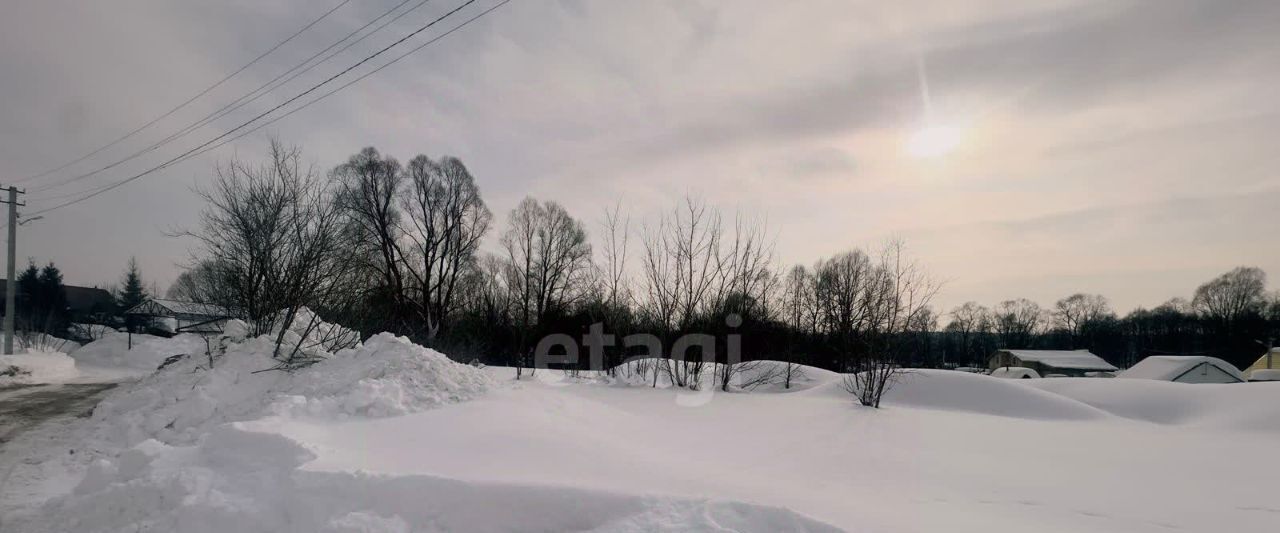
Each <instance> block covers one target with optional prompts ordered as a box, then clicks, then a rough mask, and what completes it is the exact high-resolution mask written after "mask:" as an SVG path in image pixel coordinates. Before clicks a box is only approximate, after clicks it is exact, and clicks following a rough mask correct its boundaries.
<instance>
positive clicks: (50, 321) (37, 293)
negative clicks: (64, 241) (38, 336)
mask: <svg viewBox="0 0 1280 533" xmlns="http://www.w3.org/2000/svg"><path fill="white" fill-rule="evenodd" d="M32 268H34V266H32V267H29V268H28V269H27V271H28V272H30V271H31V269H32ZM23 275H24V276H27V275H28V274H27V273H23ZM31 296H32V298H31V300H32V302H31V305H32V315H31V319H32V326H33V328H34V329H35V330H37V331H43V332H45V333H49V334H51V335H54V336H61V335H62V334H64V333H65V332H66V330H67V328H68V327H70V326H71V310H70V308H69V307H68V306H67V288H66V286H64V285H63V284H62V271H61V270H58V267H57V266H56V265H54V264H53V263H52V262H50V263H49V264H48V265H45V267H44V268H42V269H40V274H39V275H38V276H37V278H36V283H35V290H33V291H32V293H31Z"/></svg>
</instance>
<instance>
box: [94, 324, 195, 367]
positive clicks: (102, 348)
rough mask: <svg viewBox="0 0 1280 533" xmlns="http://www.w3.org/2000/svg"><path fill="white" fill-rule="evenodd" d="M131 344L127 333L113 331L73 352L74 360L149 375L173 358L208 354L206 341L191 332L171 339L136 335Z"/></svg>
mask: <svg viewBox="0 0 1280 533" xmlns="http://www.w3.org/2000/svg"><path fill="white" fill-rule="evenodd" d="M132 343H133V347H132V348H130V346H129V345H130V340H129V334H128V333H120V332H117V331H111V332H107V333H105V334H104V335H103V336H102V338H100V339H98V340H96V341H93V342H91V343H89V344H86V345H84V346H81V347H80V349H78V350H76V351H74V352H72V353H71V357H73V358H75V360H76V363H78V364H79V365H80V366H90V367H104V368H126V369H133V370H137V371H139V373H149V372H151V371H153V370H155V369H156V367H158V366H160V363H162V362H164V360H165V359H166V358H168V357H170V356H173V355H179V354H196V353H199V354H203V353H204V352H205V342H204V338H203V337H201V336H199V335H192V334H189V333H188V334H183V335H178V336H176V337H173V338H170V339H166V338H164V337H156V336H154V335H142V334H138V333H135V334H133V340H132Z"/></svg>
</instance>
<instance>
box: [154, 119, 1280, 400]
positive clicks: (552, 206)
mask: <svg viewBox="0 0 1280 533" xmlns="http://www.w3.org/2000/svg"><path fill="white" fill-rule="evenodd" d="M201 194H202V196H203V197H204V198H205V200H206V202H207V207H206V209H205V211H204V212H203V214H202V218H201V223H200V225H199V227H198V228H195V229H193V230H191V231H187V232H185V233H184V234H185V235H187V236H190V237H192V238H194V239H195V240H196V241H197V242H198V243H199V244H200V246H199V247H198V250H197V252H196V253H195V255H194V256H193V258H192V266H191V268H190V269H189V270H187V271H186V272H184V273H183V274H182V275H181V276H180V277H179V279H178V280H177V281H176V282H175V284H174V285H173V287H172V288H171V289H170V291H169V296H170V297H173V298H177V299H182V300H189V301H196V302H202V303H213V304H218V305H223V306H225V307H227V308H228V309H233V310H235V312H236V313H237V314H238V315H239V316H242V317H243V318H245V319H246V320H247V321H248V322H249V324H250V327H251V328H252V329H253V330H254V333H260V334H261V333H267V332H270V331H280V328H276V326H277V325H278V324H281V323H286V324H294V323H295V321H296V319H297V318H298V317H300V316H306V317H313V316H314V317H318V318H323V319H325V320H327V321H331V322H337V323H340V324H343V325H345V326H348V327H352V328H355V329H357V330H359V331H361V332H362V333H363V334H365V335H369V334H372V333H375V332H380V331H390V332H393V333H396V334H399V335H405V336H408V337H410V338H412V339H413V340H415V341H416V342H419V343H422V344H424V345H428V346H432V347H435V348H437V349H439V350H441V351H442V352H444V353H447V354H449V355H450V356H451V357H454V358H455V359H458V360H460V361H478V362H482V363H486V364H503V365H511V366H514V367H517V368H524V367H528V366H530V365H531V364H532V363H533V361H532V355H533V351H534V349H535V347H536V345H537V344H538V341H539V340H540V339H542V338H544V337H545V336H547V335H550V334H555V333H561V334H568V335H570V336H578V335H583V334H586V333H588V332H589V331H590V330H591V326H592V325H593V324H600V325H602V326H603V328H604V330H605V331H608V332H609V333H611V334H614V335H618V336H625V335H629V334H633V333H641V332H643V333H648V334H652V335H653V336H654V337H656V338H657V339H658V341H657V344H658V345H659V348H660V351H661V352H662V357H661V358H659V359H658V360H657V362H655V363H653V364H647V365H643V366H640V367H638V370H639V371H642V372H646V373H647V374H646V375H648V376H651V377H652V379H654V380H655V383H656V381H657V379H658V376H659V375H662V376H664V377H665V378H666V379H669V380H671V382H672V383H675V384H679V385H685V386H698V384H697V383H691V382H690V380H696V379H699V376H701V372H700V371H699V369H700V366H699V365H704V364H707V363H711V362H717V361H720V362H723V361H726V353H725V351H724V349H723V348H724V343H721V344H720V345H717V346H716V347H715V348H714V349H710V350H705V349H704V350H696V351H695V353H693V354H692V355H691V356H690V357H686V358H683V359H679V358H677V359H675V360H673V359H672V358H671V353H670V352H671V349H672V348H673V347H674V346H675V345H676V343H677V342H678V340H679V339H680V338H682V337H683V336H684V335H686V334H690V333H701V334H707V335H712V336H719V337H721V338H723V337H724V336H726V335H729V334H736V335H741V338H742V339H743V342H742V346H741V356H742V358H743V359H744V360H747V361H750V360H755V359H773V360H781V361H783V362H784V363H786V365H785V368H786V375H787V376H788V379H789V378H790V376H791V370H792V368H793V366H795V365H800V364H806V365H813V366H818V367H822V368H828V369H832V370H837V371H842V372H849V371H855V370H860V371H864V372H865V373H866V374H868V375H869V376H871V377H870V378H869V379H877V380H878V379H891V378H892V375H893V373H894V369H896V368H898V367H901V366H904V365H916V366H947V365H951V366H954V365H957V364H976V363H980V362H982V361H984V360H985V358H986V356H987V355H989V354H990V352H991V351H992V350H994V349H995V348H998V347H1011V348H1012V347H1019V348H1027V347H1044V348H1064V349H1066V348H1087V349H1093V350H1095V351H1096V352H1098V353H1100V354H1101V355H1103V356H1104V357H1107V358H1108V359H1111V360H1113V361H1117V362H1121V363H1124V362H1127V360H1126V358H1128V360H1132V359H1134V358H1137V357H1141V356H1145V355H1149V354H1150V353H1156V352H1163V351H1167V352H1174V353H1193V352H1197V351H1206V352H1209V351H1213V352H1215V353H1217V354H1219V355H1226V356H1228V357H1226V358H1228V359H1229V360H1232V361H1233V362H1239V361H1243V360H1244V359H1246V358H1247V354H1255V353H1256V352H1258V351H1259V350H1254V349H1246V348H1247V347H1246V340H1247V339H1250V337H1253V336H1265V335H1264V334H1265V333H1266V332H1274V331H1275V329H1276V309H1277V308H1278V307H1280V306H1277V304H1276V303H1275V298H1274V296H1268V295H1267V294H1266V293H1265V288H1264V285H1265V280H1264V278H1262V277H1260V276H1261V271H1258V270H1257V269H1242V270H1241V272H1243V274H1240V273H1236V272H1235V271H1233V273H1230V274H1228V275H1225V276H1224V278H1225V279H1226V281H1219V280H1215V281H1213V282H1210V283H1209V284H1206V286H1208V288H1205V287H1202V288H1201V290H1197V293H1196V296H1195V298H1194V300H1193V301H1191V302H1185V303H1179V302H1180V301H1174V302H1171V303H1170V304H1166V305H1164V306H1161V307H1159V308H1156V309H1154V310H1150V311H1145V310H1139V311H1135V312H1134V313H1131V314H1130V315H1128V316H1126V317H1124V318H1118V317H1117V316H1116V315H1115V313H1114V312H1112V311H1111V310H1110V309H1109V307H1108V305H1107V302H1106V300H1105V298H1103V297H1101V296H1097V295H1083V294H1082V295H1073V296H1070V297H1068V298H1064V299H1063V300H1062V301H1060V302H1058V303H1057V304H1056V305H1055V306H1054V308H1052V309H1048V310H1046V309H1042V308H1040V307H1039V306H1038V305H1036V304H1035V303H1033V302H1030V301H1028V300H1010V301H1006V302H1002V303H1000V304H999V305H997V306H995V307H994V308H987V307H984V306H981V305H979V304H977V303H968V304H965V305H962V306H960V307H958V308H956V309H954V310H952V311H951V312H950V313H948V317H946V318H945V320H947V322H948V323H947V325H946V326H945V328H941V329H940V327H939V323H940V322H941V321H942V320H944V317H942V316H941V315H940V314H939V313H938V312H937V311H936V310H935V309H934V307H933V299H934V297H935V296H936V294H937V293H938V291H939V289H940V283H939V282H938V281H937V280H936V279H935V278H934V277H932V276H931V275H930V273H929V272H928V271H927V270H926V269H925V268H924V267H923V265H921V264H920V263H918V262H917V261H916V260H914V259H913V258H912V257H911V256H910V254H909V253H908V252H907V249H906V247H905V245H904V244H903V243H901V242H889V243H886V244H883V245H881V246H878V247H874V248H860V249H851V250H847V251H844V252H841V253H838V254H836V255H834V256H831V257H829V258H824V259H821V260H819V261H817V262H815V263H814V264H812V265H795V266H791V267H783V266H781V265H780V264H779V261H778V259H777V257H776V255H775V253H774V241H773V238H772V237H771V236H770V235H769V232H768V228H767V226H766V225H765V224H764V223H763V221H761V220H758V219H755V218H752V217H750V216H747V215H743V214H732V215H726V214H725V213H724V212H722V211H721V210H720V209H718V208H716V207H714V206H710V205H708V204H707V203H706V202H704V201H702V200H700V199H697V198H692V197H686V198H683V199H681V200H679V201H677V202H676V203H675V205H673V206H672V207H671V208H669V209H668V210H666V211H665V212H663V213H660V214H659V215H658V216H656V217H649V218H648V219H646V220H645V221H644V222H641V223H633V221H632V218H631V216H630V215H629V214H627V213H625V212H623V209H622V207H621V204H615V205H613V206H608V207H604V208H602V209H601V210H600V212H599V213H594V214H588V217H589V218H588V217H583V216H582V215H581V214H571V213H570V212H569V211H568V210H567V209H566V208H565V207H564V206H562V205H560V204H559V203H557V202H555V201H550V200H538V199H535V198H526V199H524V200H523V201H521V202H520V203H519V204H518V205H517V206H516V207H515V208H513V209H512V210H511V211H510V212H509V213H507V214H506V217H505V219H504V221H503V223H502V224H497V223H496V222H495V217H494V216H493V213H492V212H491V210H490V209H489V207H488V205H487V204H486V203H485V201H484V199H483V196H482V194H481V190H480V187H479V185H478V184H477V182H476V179H475V178H474V177H473V176H472V174H471V172H470V171H469V169H468V168H467V167H466V165H465V164H464V163H463V162H462V161H461V160H459V159H457V158H455V157H449V156H443V157H440V158H436V159H433V158H431V157H428V156H425V155H418V156H415V157H413V158H412V159H410V160H409V162H408V163H407V164H402V163H400V162H399V161H398V160H397V159H395V158H394V157H392V156H390V155H387V154H383V153H381V152H379V151H378V150H377V149H375V148H365V149H363V150H361V151H359V152H358V153H356V154H354V155H352V156H351V157H350V158H348V159H347V161H346V162H344V163H342V164H340V165H337V166H336V167H334V168H332V169H329V170H327V171H323V172H322V171H320V170H319V169H317V168H316V167H315V166H314V165H308V164H304V161H303V158H302V155H301V152H300V151H299V150H298V149H297V148H294V147H288V146H285V145H283V144H282V143H280V142H279V141H277V140H273V141H272V142H271V143H270V146H269V150H268V154H267V157H266V158H265V160H264V161H262V162H261V163H259V164H250V163H247V162H244V161H240V160H232V161H229V162H227V163H225V164H221V165H219V166H218V167H216V169H215V172H214V179H213V180H212V182H211V184H210V185H209V186H208V188H206V189H204V190H202V191H201ZM491 236H493V237H496V243H497V245H498V246H497V248H496V249H495V250H492V251H487V250H484V249H482V246H481V244H482V243H483V242H486V241H485V239H486V238H487V237H491ZM592 236H594V237H592ZM1242 276H1243V278H1248V279H1247V280H1245V279H1241V278H1242ZM1241 284H1246V285H1248V288H1247V290H1248V291H1252V292H1250V293H1249V295H1247V296H1239V295H1234V294H1233V293H1235V292H1237V291H1239V290H1241V289H1240V287H1239V285H1241ZM1202 292H1203V293H1204V294H1201V293H1202ZM1241 298H1243V300H1244V301H1245V303H1243V304H1242V303H1240V299H1241ZM303 308H309V309H311V310H313V311H315V312H316V313H315V314H314V315H312V314H309V313H302V312H301V310H302V309H303ZM730 316H732V317H734V318H733V319H732V320H728V319H727V317H730ZM309 319H310V318H309ZM308 327H309V326H308V325H306V324H303V325H302V328H303V329H308ZM281 340H283V338H282V339H281ZM1249 342H1252V341H1251V340H1250V341H1249ZM1223 350H1234V351H1233V352H1230V353H1227V352H1224V351H1223ZM297 351H298V350H297V347H293V349H286V350H281V351H280V353H281V354H290V353H296V352H297ZM653 351H654V350H653V349H652V347H651V346H643V347H639V348H637V347H634V346H631V347H628V346H611V347H609V348H608V349H606V350H605V357H604V360H603V361H600V362H597V364H600V365H601V366H603V367H604V368H605V369H613V368H615V367H616V366H617V365H619V364H620V363H622V362H623V361H624V360H626V359H627V358H629V357H633V356H642V355H649V354H651V353H652V352H653ZM702 351H707V352H709V353H701V352H702ZM1246 352H1247V354H1246ZM285 357H287V355H285ZM587 363H588V362H587V361H578V362H576V363H570V366H575V365H576V366H578V367H580V366H583V365H586V364H587ZM633 369H636V368H633ZM725 379H726V380H727V378H725ZM860 386H861V385H860V384H858V383H850V384H849V387H850V388H851V389H857V388H859V387H860Z"/></svg>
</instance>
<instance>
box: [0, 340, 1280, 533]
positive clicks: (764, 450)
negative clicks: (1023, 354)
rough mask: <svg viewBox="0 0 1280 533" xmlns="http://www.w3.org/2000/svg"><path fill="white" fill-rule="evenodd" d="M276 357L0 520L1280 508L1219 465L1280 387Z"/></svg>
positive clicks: (109, 419)
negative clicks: (873, 382) (854, 389)
mask: <svg viewBox="0 0 1280 533" xmlns="http://www.w3.org/2000/svg"><path fill="white" fill-rule="evenodd" d="M269 348H270V343H269V342H268V341H267V340H265V339H261V338H260V339H250V340H246V341H242V342H241V341H234V340H229V341H228V342H227V343H226V346H225V350H224V353H223V354H222V355H220V356H219V357H218V358H217V359H215V361H214V366H213V368H212V369H209V368H208V367H207V363H208V362H207V360H202V358H201V357H190V358H186V359H184V360H182V361H179V362H177V363H174V364H172V365H170V366H169V367H166V368H165V369H164V370H161V371H160V372H157V373H155V374H154V375H152V376H149V377H147V378H145V379H143V380H141V381H140V382H138V383H136V384H133V385H127V386H124V387H121V389H120V390H118V391H117V392H115V393H113V394H112V395H111V396H109V397H108V399H107V400H106V401H104V403H103V404H102V405H101V406H100V407H99V408H98V409H97V410H96V411H95V413H94V415H93V416H92V417H91V418H90V419H87V420H81V421H79V423H78V424H76V425H72V426H68V427H67V428H61V429H59V431H61V432H62V434H63V435H64V439H65V442H67V443H68V444H63V445H62V446H70V445H72V444H70V443H74V446H76V449H77V450H79V451H78V453H76V454H75V455H74V457H76V458H77V459H76V461H78V462H77V463H76V464H79V465H80V467H79V469H78V470H74V474H75V475H70V474H67V475H63V476H61V477H58V476H56V475H55V474H56V472H50V476H51V479H54V481H51V482H50V487H52V488H58V490H57V491H56V493H53V492H51V493H50V494H49V495H50V496H54V497H52V498H49V499H48V501H47V502H46V503H44V504H43V505H42V506H40V507H31V506H26V507H18V508H14V509H13V510H12V512H10V510H9V509H6V508H5V507H4V506H0V513H3V516H4V517H5V520H6V521H11V522H8V523H5V524H3V525H2V526H0V530H5V531H8V529H5V528H8V527H12V528H13V529H12V530H13V531H23V532H28V531H29V532H44V531H49V532H53V531H86V530H87V531H137V530H143V531H195V532H214V531H245V532H256V531H284V532H295V531H296V532H302V531H307V532H311V531H335V532H336V531H343V532H350V531H378V532H399V531H482V532H483V531H516V530H519V531H656V530H664V531H665V530H676V531H741V532H747V531H767V532H773V531H839V530H849V531H875V532H880V531H884V532H898V531H904V532H905V531H982V532H1003V531H1010V532H1012V531H1040V532H1067V531H1137V532H1156V531H1168V530H1170V529H1182V530H1189V531H1236V532H1245V533H1249V532H1263V531H1273V530H1274V525H1275V517H1276V515H1277V513H1280V508H1277V506H1276V505H1275V504H1274V501H1273V500H1274V498H1273V497H1272V494H1273V490H1272V488H1273V486H1274V483H1275V480H1276V479H1280V465H1278V464H1276V463H1274V462H1267V461H1252V462H1249V464H1248V465H1247V466H1245V465H1236V464H1234V463H1233V462H1231V461H1219V460H1205V459H1204V458H1206V457H1239V458H1250V457H1252V458H1260V457H1269V456H1270V455H1273V454H1274V449H1275V442H1276V439H1277V438H1280V401H1277V400H1280V384H1272V383H1257V384H1248V385H1200V386H1195V387H1190V386H1185V385H1181V384H1176V383H1169V382H1160V381H1152V380H1117V379H1113V380H1100V379H1056V380H1050V379H1029V380H1010V379H998V378H994V377H991V376H985V375H977V374H968V373H962V372H954V371H943V370H912V371H909V372H907V373H905V374H904V375H902V376H900V379H899V381H898V383H897V384H896V386H895V387H894V388H893V389H892V390H891V391H890V392H889V394H888V395H887V396H886V398H885V400H884V405H885V408H883V409H879V410H875V409H870V408H865V407H861V406H859V405H857V403H856V402H855V401H854V400H853V399H852V398H851V396H850V395H849V394H848V393H846V392H845V391H844V389H843V386H842V380H843V378H844V376H842V375H839V374H835V373H831V372H827V371H823V370H818V369H813V368H804V369H803V370H804V372H803V373H802V374H803V377H802V378H800V379H797V383H796V386H795V387H794V388H793V389H791V390H780V389H778V388H777V387H776V386H774V385H768V386H761V387H757V388H754V389H750V390H748V389H745V388H743V389H738V388H735V389H734V392H729V393H725V392H720V391H719V390H718V389H717V388H715V387H713V386H709V387H704V388H703V390H700V391H690V390H688V389H680V388H673V387H662V386H660V387H659V388H653V387H652V386H651V384H652V382H651V381H647V380H643V379H639V378H636V377H635V376H632V377H626V376H625V375H622V376H620V377H618V378H606V377H604V376H600V375H595V374H590V373H584V374H583V375H581V376H579V377H577V378H573V379H570V378H567V376H566V374H565V373H564V372H561V371H552V370H545V369H543V370H538V371H537V373H536V374H535V376H534V377H530V376H529V374H528V371H527V370H526V372H525V378H524V379H521V380H520V381H515V380H514V376H515V371H514V369H511V368H504V367H485V368H483V369H477V368H473V367H470V366H467V365H462V364H458V363H454V362H452V361H449V360H448V359H447V358H445V357H444V356H443V355H441V354H439V353H436V352H434V351H432V350H429V349H427V348H423V347H420V346H416V345H413V344H412V343H410V342H408V341H407V340H405V339H403V338H397V337H395V336H392V335H389V334H382V335H377V336H374V337H373V338H371V339H369V340H368V341H366V342H365V343H364V344H362V345H361V346H359V347H357V348H353V349H348V350H342V351H339V352H338V353H335V354H331V355H332V356H331V357H330V358H328V359H326V360H324V361H321V362H319V363H317V364H315V365H313V366H311V367H308V368H305V369H302V370H298V371H295V372H292V373H290V372H282V371H269V372H257V373H255V372H256V371H257V370H261V369H263V368H267V367H268V366H269V364H270V363H271V360H270V357H269V354H270V350H269ZM782 364H783V363H778V362H770V363H768V364H763V365H758V366H757V367H756V368H754V369H753V370H752V371H751V372H750V373H744V377H745V378H747V379H748V380H749V379H750V378H751V377H755V376H758V375H759V373H771V372H773V371H775V370H776V369H777V368H778V367H780V366H781V365H782ZM46 437H47V435H46ZM41 443H42V448H43V449H46V450H50V452H49V453H55V452H57V451H58V445H54V444H52V441H50V440H48V439H46V440H43V441H41ZM11 444H12V446H9V447H6V448H5V449H4V451H3V452H0V457H6V456H7V457H13V458H16V456H17V455H18V454H20V453H31V452H32V446H33V445H32V444H30V443H25V442H18V441H15V442H14V443H11ZM64 456H65V452H64ZM47 462H52V461H47ZM1008 465H1022V466H1020V467H1018V468H1009V467H1008ZM23 479H24V481H23V483H30V484H35V483H36V481H33V480H31V479H28V478H25V477H24V478H23ZM1189 481H1191V482H1189ZM3 494H6V493H0V495H3Z"/></svg>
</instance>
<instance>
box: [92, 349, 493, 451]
mask: <svg viewBox="0 0 1280 533" xmlns="http://www.w3.org/2000/svg"><path fill="white" fill-rule="evenodd" d="M273 338H274V337H272V336H263V337H259V338H256V339H250V340H247V341H244V342H239V343H237V342H230V343H229V344H228V345H227V346H226V347H225V348H224V352H223V353H222V354H221V355H218V356H216V358H215V359H214V362H213V368H212V369H210V368H209V366H208V364H209V363H208V358H207V357H206V356H205V355H203V354H197V355H193V356H191V357H187V358H184V359H182V360H180V361H178V362H176V363H173V364H171V365H169V366H167V367H165V368H164V369H163V370H161V371H159V372H156V373H155V374H153V375H150V376H147V377H144V378H142V380H140V381H139V382H138V383H137V384H135V385H133V386H131V387H128V388H126V389H124V390H122V391H120V392H118V393H115V394H112V395H111V396H109V397H108V398H106V399H105V400H103V401H102V403H101V404H99V406H98V408H97V409H96V410H95V411H94V414H93V419H94V420H95V421H98V422H101V424H102V426H103V428H104V430H105V433H107V434H108V435H109V438H110V439H111V440H112V441H114V442H118V443H122V444H126V445H129V444H134V443H137V442H140V441H142V440H145V439H148V438H154V439H158V440H160V441H162V442H166V443H171V444H172V443H182V444H187V443H192V442H196V441H198V440H199V438H200V437H201V436H202V435H204V434H205V433H207V432H208V431H209V430H210V429H212V428H213V427H214V426H217V425H220V424H224V423H227V422H233V421H240V420H252V419H255V418H260V417H262V416H266V415H268V414H289V415H293V416H310V417H318V418H329V419H335V418H344V417H351V416H370V417H381V416H394V415H401V414H406V413H412V412H415V411H419V410H422V409H428V408H431V407H435V406H438V405H441V404H444V403H449V402H457V401H463V400H466V399H469V398H471V397H474V396H476V395H478V394H481V393H483V392H484V391H485V390H486V389H487V388H488V387H489V384H490V382H489V379H488V377H487V376H485V375H484V374H483V372H481V371H480V370H477V369H475V368H472V367H470V366H467V365H462V364H458V363H455V362H453V361H450V360H449V359H448V358H447V357H445V356H444V355H442V354H440V353H439V352H435V351H433V350H429V349H427V348H423V347H421V346H418V345H415V344H413V343H411V342H409V341H408V340H407V339H404V338H402V337H396V336H394V335H391V334H389V333H383V334H380V335H377V336H374V337H373V338H371V339H369V341H368V342H366V343H365V344H364V345H362V346H360V347H358V348H354V349H348V350H343V351H340V352H338V353H337V354H333V356H332V357H331V358H329V359H326V360H323V361H320V362H318V363H316V364H314V365H311V366H309V367H306V368H303V369H300V370H296V371H284V370H271V369H273V368H275V367H276V365H277V361H276V360H274V359H272V355H271V354H272V351H273V349H274V343H273ZM174 339H177V337H175V338H174ZM174 339H170V340H174ZM224 339H225V338H224ZM222 342H225V340H224V341H222Z"/></svg>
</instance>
